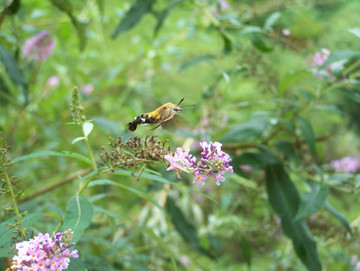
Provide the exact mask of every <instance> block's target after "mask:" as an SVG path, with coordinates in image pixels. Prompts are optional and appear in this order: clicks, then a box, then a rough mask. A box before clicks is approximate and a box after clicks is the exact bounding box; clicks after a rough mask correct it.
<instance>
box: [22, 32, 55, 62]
mask: <svg viewBox="0 0 360 271" xmlns="http://www.w3.org/2000/svg"><path fill="white" fill-rule="evenodd" d="M55 44H56V42H55V40H54V39H52V38H50V35H49V32H47V31H43V32H41V33H40V34H38V35H36V36H34V37H32V38H29V39H27V40H26V41H25V44H24V46H23V48H22V52H23V55H24V57H26V58H30V59H34V60H40V61H45V60H46V59H47V58H48V57H49V56H50V55H51V54H52V52H53V51H54V48H55Z"/></svg>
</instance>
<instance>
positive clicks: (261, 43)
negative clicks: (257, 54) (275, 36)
mask: <svg viewBox="0 0 360 271" xmlns="http://www.w3.org/2000/svg"><path fill="white" fill-rule="evenodd" d="M248 35H249V38H250V40H251V42H252V44H254V45H255V47H256V48H258V49H259V50H260V51H262V52H270V51H272V47H270V45H269V44H268V42H267V41H266V40H265V38H264V35H263V34H261V33H256V32H254V33H249V34H248Z"/></svg>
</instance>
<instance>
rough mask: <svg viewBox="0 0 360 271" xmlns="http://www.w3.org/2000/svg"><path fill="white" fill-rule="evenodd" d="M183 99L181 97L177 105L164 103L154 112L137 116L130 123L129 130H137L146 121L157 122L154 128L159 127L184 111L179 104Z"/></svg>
mask: <svg viewBox="0 0 360 271" xmlns="http://www.w3.org/2000/svg"><path fill="white" fill-rule="evenodd" d="M183 100H184V99H181V101H180V102H179V103H178V104H177V105H175V104H173V103H166V104H163V105H162V106H160V107H158V108H156V109H155V110H154V111H152V112H149V113H145V114H142V115H140V116H137V117H136V118H135V120H134V121H132V122H129V123H128V130H129V131H131V132H133V131H135V130H136V127H137V126H138V125H140V124H145V123H148V124H157V126H156V127H155V128H154V129H156V128H158V127H159V126H160V125H162V124H163V123H164V122H167V121H168V120H170V119H172V118H173V117H174V116H175V115H176V114H178V113H179V112H181V111H182V109H181V108H180V107H179V105H180V104H181V102H182V101H183Z"/></svg>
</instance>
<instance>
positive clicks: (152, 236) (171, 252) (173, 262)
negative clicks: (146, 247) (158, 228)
mask: <svg viewBox="0 0 360 271" xmlns="http://www.w3.org/2000/svg"><path fill="white" fill-rule="evenodd" d="M139 228H140V229H141V230H142V231H143V232H145V233H146V234H147V235H149V236H150V237H151V238H152V239H153V240H154V241H156V242H157V243H158V245H159V246H160V247H161V248H162V249H163V250H165V251H166V252H167V253H168V254H169V256H170V259H171V262H172V264H173V269H172V270H177V266H176V261H175V258H176V256H175V254H174V252H173V251H172V250H171V249H170V248H169V247H168V246H167V245H166V243H165V242H164V241H163V240H162V239H161V238H160V237H159V236H157V235H156V234H155V233H154V231H153V230H152V229H150V228H145V227H141V226H139Z"/></svg>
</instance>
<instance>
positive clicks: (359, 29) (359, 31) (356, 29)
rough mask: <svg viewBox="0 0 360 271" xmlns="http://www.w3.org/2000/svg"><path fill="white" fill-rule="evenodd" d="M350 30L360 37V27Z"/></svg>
mask: <svg viewBox="0 0 360 271" xmlns="http://www.w3.org/2000/svg"><path fill="white" fill-rule="evenodd" d="M349 32H350V33H351V34H354V35H355V36H357V37H358V38H360V28H352V29H350V30H349Z"/></svg>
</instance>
